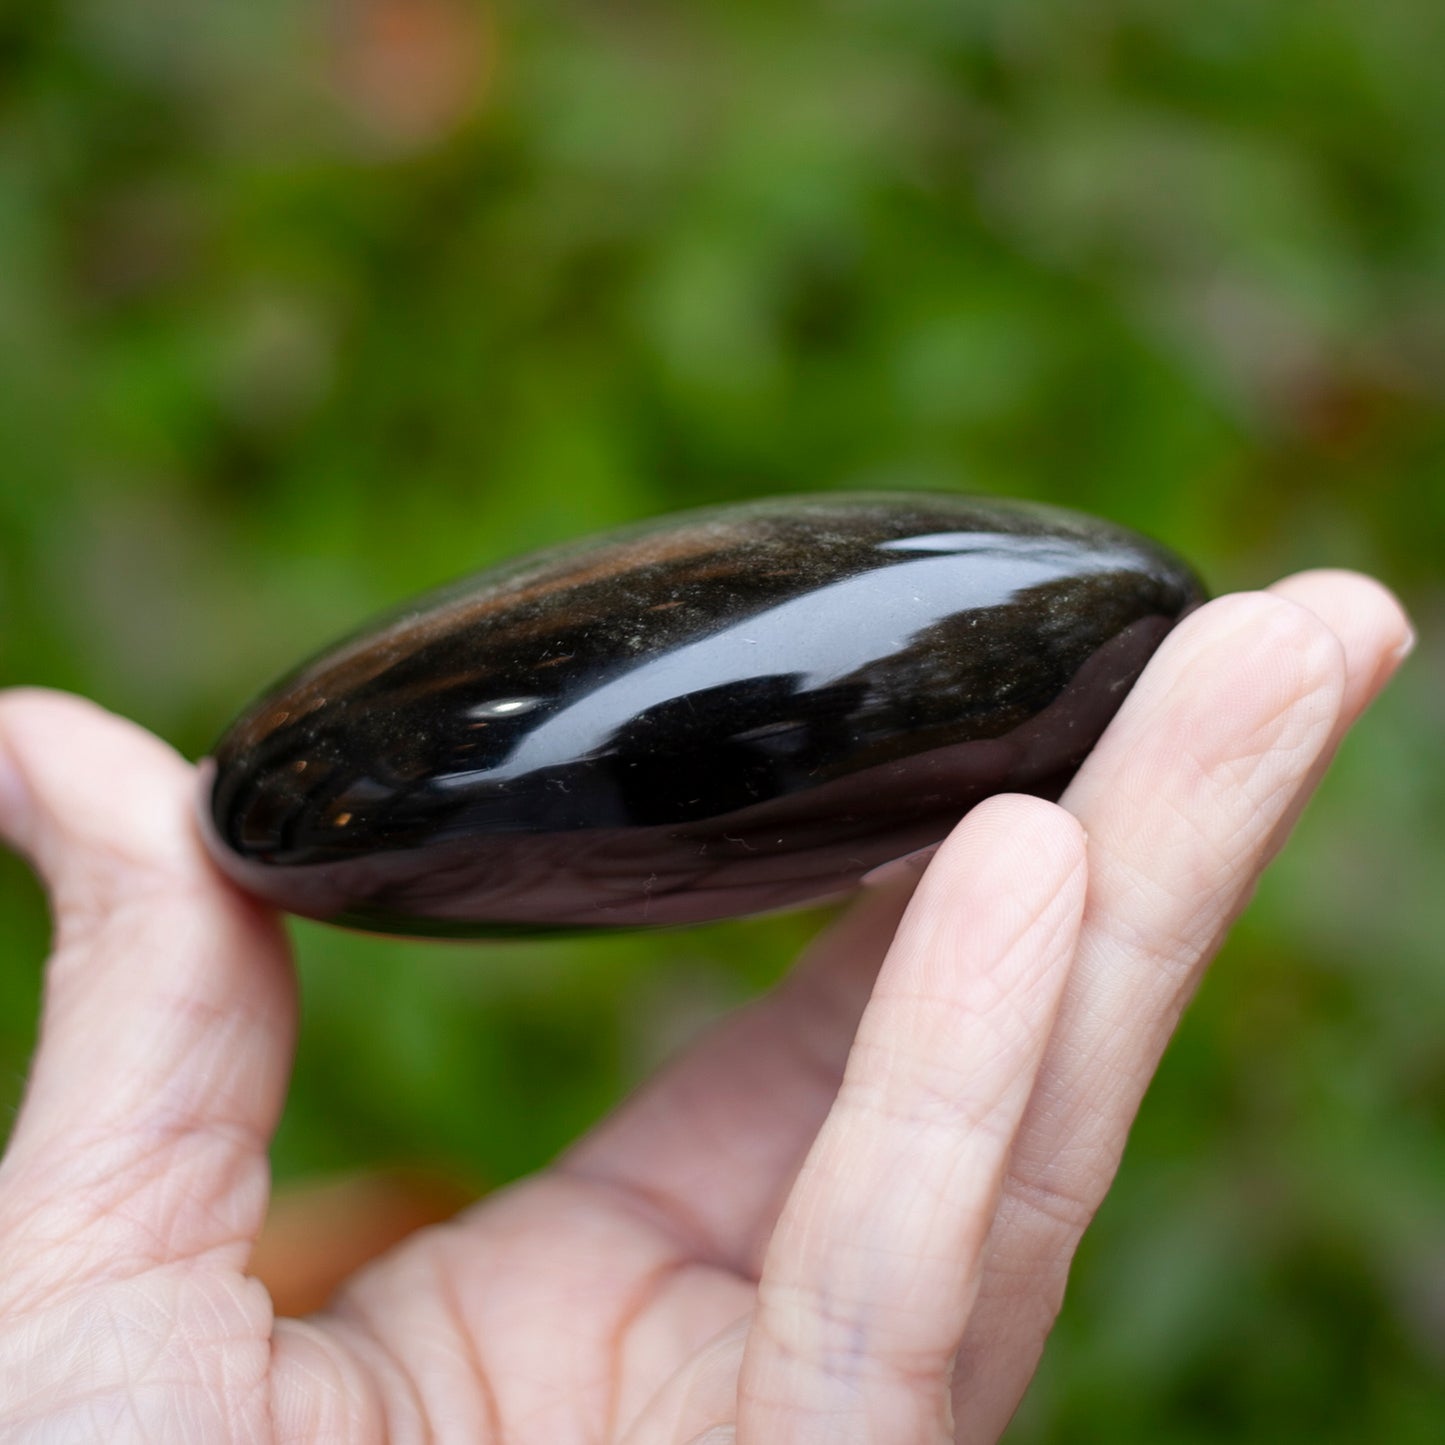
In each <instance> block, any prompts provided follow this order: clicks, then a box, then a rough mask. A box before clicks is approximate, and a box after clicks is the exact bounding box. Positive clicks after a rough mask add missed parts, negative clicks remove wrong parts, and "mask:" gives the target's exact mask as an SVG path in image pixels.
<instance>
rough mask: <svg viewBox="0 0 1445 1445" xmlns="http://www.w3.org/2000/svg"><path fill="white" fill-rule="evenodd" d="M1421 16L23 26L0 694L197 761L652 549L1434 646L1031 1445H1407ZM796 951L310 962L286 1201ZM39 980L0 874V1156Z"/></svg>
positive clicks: (18, 56) (54, 6) (1428, 952)
mask: <svg viewBox="0 0 1445 1445" xmlns="http://www.w3.org/2000/svg"><path fill="white" fill-rule="evenodd" d="M1442 54H1445V7H1442V6H1441V5H1440V4H1439V3H1438V0H1369V3H1367V4H1365V3H1359V0H1308V3H1304V0H1210V3H1208V4H1200V3H1197V0H1091V3H1090V4H1088V5H1076V4H1064V3H1051V0H1041V3H1028V0H726V3H718V4H714V5H700V4H691V3H684V4H677V3H662V0H612V3H609V4H606V5H597V4H587V3H582V0H573V3H567V0H527V3H525V4H524V3H521V0H506V3H501V0H497V3H490V0H487V3H483V0H331V3H329V4H311V5H295V4H283V3H280V0H248V3H247V4H245V5H227V6H221V5H204V4H196V3H195V0H126V3H124V4H118V3H115V0H29V3H28V4H26V5H23V6H16V7H6V8H5V9H4V11H3V12H0V611H3V622H0V678H3V679H4V680H6V681H21V680H23V681H29V682H40V683H46V684H50V685H53V686H59V687H65V688H72V689H75V690H77V691H79V692H82V693H85V694H88V695H90V696H92V697H95V698H97V699H99V700H100V701H101V702H103V703H105V704H106V705H108V706H110V707H112V708H115V709H117V710H119V711H121V712H124V713H127V714H129V715H131V716H133V717H136V718H138V719H140V720H141V721H142V722H143V723H145V724H146V725H147V726H149V727H151V728H154V729H155V730H157V731H158V732H160V733H161V734H163V735H164V736H166V737H167V738H169V739H171V740H172V741H173V742H175V743H176V744H177V745H178V746H179V747H181V748H182V749H184V750H186V751H187V752H189V753H191V754H192V755H198V754H200V753H202V752H204V751H205V749H206V748H207V747H208V745H209V744H210V742H211V741H212V740H213V738H214V737H215V736H216V734H217V733H218V731H219V730H220V728H221V727H222V726H223V725H224V723H225V722H226V721H227V719H228V717H229V716H230V715H231V714H232V713H233V712H234V711H235V710H236V709H238V708H239V707H240V706H241V705H242V704H243V703H244V702H245V701H246V700H247V699H248V697H249V696H250V695H251V693H252V692H253V691H254V690H255V689H257V688H258V687H260V686H261V685H262V684H264V683H265V682H266V681H268V680H269V679H270V678H271V676H272V675H274V674H275V673H277V672H278V671H280V670H282V669H283V668H285V667H287V666H289V665H290V664H291V663H292V662H294V661H295V660H296V659H297V658H298V657H299V656H300V655H302V654H303V653H305V652H307V651H308V650H310V649H312V648H313V647H315V646H318V645H320V644H322V643H324V642H326V641H328V640H329V639H330V638H331V637H332V636H334V635H335V634H337V633H338V632H341V631H343V630H346V629H349V628H350V627H351V626H353V625H354V624H355V623H356V622H357V621H358V620H359V619H360V618H362V617H364V616H365V615H366V614H368V613H369V612H371V611H373V610H376V609H378V608H381V607H383V606H385V605H387V604H389V603H391V602H393V601H395V600H397V599H398V598H401V597H403V596H405V595H406V594H408V593H409V592H412V591H415V590H417V589H419V588H421V587H423V586H426V585H429V584H432V583H434V582H438V581H440V580H443V579H446V578H449V577H451V576H454V575H457V574H460V573H464V572H466V571H469V570H471V569H473V568H475V567H477V566H479V565H482V564H485V563H487V562H488V561H490V560H493V559H496V558H499V557H502V556H505V555H508V554H511V553H514V552H516V551H518V550H519V549H522V548H529V547H532V546H535V545H539V544H544V543H547V542H549V541H552V540H554V539H559V538H564V537H572V536H575V535H577V534H580V533H585V532H587V531H589V530H592V529H596V528H599V527H602V526H604V525H608V524H612V523H615V522H621V521H626V520H631V519H635V518H639V517H642V516H646V515H649V514H652V513H655V512H659V511H663V510H667V509H669V508H674V507H678V506H683V505H689V504H695V503H704V502H715V501H722V500H729V499H738V498H744V497H750V496H755V495H761V494H765V493H772V492H781V491H802V490H807V489H810V488H824V487H827V488H836V487H873V488H877V487H883V488H893V487H905V486H906V487H917V486H924V487H936V488H943V489H948V490H964V491H977V492H988V493H1002V494H1010V495H1022V496H1030V497H1036V498H1042V499H1046V500H1051V501H1057V502H1061V503H1065V504H1069V505H1073V506H1078V507H1082V508H1085V509H1087V510H1091V511H1097V512H1101V513H1104V514H1107V515H1109V516H1111V517H1114V518H1116V519H1118V520H1120V521H1124V522H1127V523H1131V524H1133V525H1135V526H1137V527H1141V528H1143V529H1145V530H1148V531H1150V532H1153V533H1155V534H1156V535H1158V536H1159V537H1161V538H1163V539H1165V540H1166V541H1168V542H1170V543H1171V544H1173V545H1174V546H1176V547H1177V548H1179V549H1180V550H1182V551H1183V552H1185V553H1186V554H1187V555H1189V556H1190V557H1191V558H1192V559H1193V560H1195V561H1196V562H1197V564H1198V565H1199V566H1200V567H1201V569H1202V570H1203V571H1204V572H1205V574H1206V575H1207V576H1208V578H1209V579H1210V581H1211V582H1212V584H1213V586H1214V587H1215V588H1216V590H1226V589H1232V588H1236V587H1249V586H1256V585H1260V584H1263V583H1265V582H1267V581H1269V580H1271V579H1273V578H1274V577H1276V576H1278V575H1279V574H1281V573H1283V572H1284V571H1286V570H1288V569H1292V568H1297V567H1303V566H1311V565H1319V564H1345V565H1352V566H1359V567H1363V568H1366V569H1369V570H1372V571H1375V572H1377V573H1378V574H1380V575H1381V576H1382V577H1384V578H1386V579H1387V580H1388V581H1389V582H1390V583H1392V584H1393V585H1394V586H1395V587H1396V588H1397V589H1398V590H1399V591H1400V592H1401V593H1402V594H1403V595H1404V596H1405V597H1406V599H1407V600H1408V602H1409V603H1410V605H1411V607H1412V609H1413V611H1414V613H1415V615H1416V619H1417V622H1418V624H1419V626H1420V631H1421V646H1420V649H1419V651H1418V653H1417V654H1416V656H1415V658H1414V659H1413V660H1412V661H1411V663H1410V664H1409V665H1408V667H1407V669H1406V670H1405V672H1404V673H1403V675H1402V676H1401V677H1400V679H1399V680H1398V683H1397V685H1396V686H1395V687H1394V688H1393V690H1392V691H1391V693H1390V694H1389V696H1388V698H1387V699H1386V700H1385V701H1384V702H1383V703H1382V704H1380V705H1379V707H1378V708H1377V709H1376V711H1375V712H1373V713H1372V714H1371V715H1370V716H1369V718H1368V719H1367V720H1366V722H1365V723H1364V724H1363V726H1362V727H1361V728H1360V730H1359V732H1358V734H1357V735H1356V736H1355V737H1354V738H1353V739H1352V740H1351V742H1350V743H1349V745H1348V747H1347V749H1346V751H1345V753H1344V755H1343V756H1342V758H1341V760H1340V763H1339V765H1338V767H1337V769H1336V771H1335V772H1334V773H1333V774H1332V776H1331V777H1330V779H1329V781H1328V783H1327V784H1326V786H1325V788H1324V791H1323V793H1322V795H1321V796H1320V798H1319V799H1318V801H1317V803H1316V805H1315V806H1314V807H1313V809H1312V810H1311V812H1310V813H1309V814H1308V816H1307V817H1306V819H1305V821H1304V823H1303V825H1302V827H1301V829H1300V834H1299V837H1298V840H1297V842H1296V844H1295V846H1294V847H1293V848H1292V849H1291V850H1290V851H1289V853H1288V854H1287V855H1286V856H1285V857H1284V858H1283V859H1282V860H1281V862H1280V863H1279V864H1278V866H1277V867H1276V869H1275V870H1274V871H1273V872H1272V874H1271V875H1270V877H1269V878H1268V880H1267V881H1266V884H1265V886H1264V888H1263V890H1262V892H1261V894H1260V897H1259V899H1258V901H1257V903H1256V905H1255V907H1254V908H1253V909H1252V911H1251V912H1250V913H1249V915H1248V916H1247V918H1246V919H1245V921H1244V923H1243V924H1242V926H1241V927H1240V929H1239V930H1238V933H1237V935H1236V936H1235V938H1234V939H1233V940H1232V942H1231V943H1230V945H1229V947H1228V948H1227V950H1226V951H1225V953H1224V955H1223V957H1222V958H1221V959H1220V961H1219V963H1218V965H1217V966H1216V968H1215V969H1214V971H1213V974H1212V976H1211V977H1210V979H1209V981H1208V982H1207V984H1206V985H1205V987H1204V990H1203V992H1202V994H1201V996H1200V998H1199V999H1198V1001H1197V1003H1196V1005H1195V1007H1194V1008H1193V1010H1192V1011H1191V1013H1190V1014H1189V1016H1188V1017H1187V1019H1186V1022H1185V1024H1184V1026H1183V1029H1182V1031H1181V1033H1180V1036H1179V1038H1178V1040H1177V1042H1176V1044H1175V1046H1174V1048H1173V1049H1172V1051H1171V1053H1170V1054H1169V1056H1168V1058H1167V1060H1166V1062H1165V1065H1164V1068H1163V1071H1162V1074H1161V1076H1160V1078H1159V1081H1158V1084H1157V1086H1156V1088H1155V1089H1154V1091H1153V1093H1152V1094H1151V1096H1150V1098H1149V1100H1148V1103H1147V1105H1146V1107H1145V1110H1144V1112H1143V1115H1142V1117H1141V1119H1140V1122H1139V1125H1138V1127H1137V1129H1136V1131H1135V1135H1134V1139H1133V1142H1132V1145H1131V1148H1130V1151H1129V1154H1128V1157H1127V1159H1126V1161H1125V1165H1124V1169H1123V1173H1122V1176H1121V1178H1120V1181H1119V1184H1118V1187H1117V1188H1116V1190H1115V1192H1114V1194H1113V1195H1112V1197H1111V1199H1110V1201H1109V1203H1108V1205H1107V1206H1106V1208H1105V1210H1104V1212H1103V1214H1102V1215H1101V1216H1100V1219H1099V1221H1098V1223H1097V1226H1096V1228H1095V1229H1094V1231H1093V1232H1092V1233H1091V1235H1090V1236H1089V1239H1088V1241H1087V1243H1086V1245H1085V1247H1084V1250H1083V1252H1082V1255H1081V1257H1080V1260H1079V1264H1078V1267H1077V1270H1076V1272H1075V1278H1074V1284H1073V1287H1072V1290H1071V1293H1070V1296H1069V1300H1068V1303H1067V1306H1066V1308H1065V1311H1064V1314H1063V1317H1062V1320H1061V1322H1060V1325H1059V1328H1058V1331H1057V1334H1056V1337H1055V1339H1054V1342H1053V1344H1052V1346H1051V1348H1050V1351H1049V1354H1048V1357H1047V1359H1046V1362H1045V1364H1044V1367H1043V1370H1042V1372H1041V1374H1040V1376H1039V1379H1038V1382H1037V1385H1036V1388H1035V1389H1034V1391H1033V1393H1032V1395H1031V1397H1030V1399H1029V1401H1028V1402H1027V1404H1026V1406H1025V1408H1024V1410H1023V1412H1022V1414H1021V1415H1020V1417H1019V1419H1018V1421H1017V1422H1016V1425H1015V1427H1014V1431H1013V1434H1012V1436H1011V1439H1013V1440H1015V1441H1017V1442H1055V1441H1057V1442H1062V1441H1078V1440H1109V1441H1120V1442H1131V1441H1150V1442H1155V1441H1159V1440H1169V1441H1178V1442H1192V1441H1200V1442H1203V1441H1225V1440H1228V1441H1234V1442H1256V1441H1257V1442H1266V1441H1268V1442H1281V1441H1290V1440H1301V1441H1304V1440H1308V1441H1311V1442H1313V1445H1319V1442H1323V1441H1340V1442H1346V1441H1347V1442H1352V1445H1353V1442H1361V1441H1390V1442H1398V1445H1409V1442H1414V1441H1421V1442H1424V1441H1430V1442H1432V1445H1433V1442H1434V1441H1437V1440H1438V1439H1439V1438H1440V1429H1441V1421H1442V1418H1445V1046H1442V1038H1445V948H1442V942H1441V940H1442V938H1445V887H1442V882H1441V880H1442V877H1445V830H1442V824H1441V817H1442V811H1445V767H1442V764H1441V758H1440V748H1441V736H1442V721H1445V586H1442V582H1445V576H1442V566H1441V559H1442V556H1445V305H1442V278H1445V85H1442V83H1441V56H1442ZM817 921H818V920H817V918H816V916H800V917H794V918H789V919H784V920H769V921H765V922H751V923H738V924H731V925H727V926H720V927H715V928H709V929H702V930H697V931H694V932H688V933H683V934H676V935H670V936H655V937H653V936H647V937H634V938H626V939H609V940H602V941H585V940H583V941H569V942H565V943H529V944H515V945H512V944H509V945H505V946H441V945H430V944H411V943H406V942H398V941H386V940H368V939H365V938H360V937H354V936H348V935H343V934H341V933H338V932H332V931H328V930H326V929H323V928H319V927H312V926H298V927H297V928H296V930H295V936H296V942H297V946H298V949H299V954H300V966H301V972H302V978H303V989H304V995H305V1020H304V1033H303V1037H302V1041H301V1049H300V1057H299V1060H298V1064H297V1076H296V1086H295V1091H294V1094H293V1096H292V1099H291V1102H290V1106H289V1109H288V1112H287V1115H286V1119H285V1122H284V1125H283V1127H282V1130H281V1135H280V1138H279V1140H278V1142H277V1146H276V1151H275V1158H276V1167H277V1171H278V1174H279V1176H280V1177H281V1178H282V1179H283V1180H296V1179H300V1178H306V1177H314V1176H329V1175H331V1174H334V1173H337V1172H340V1171H345V1170H349V1169H355V1168H358V1167H363V1166H367V1167H369V1166H372V1165H376V1164H380V1163H411V1164H422V1165H425V1166H428V1167H430V1168H435V1169H441V1170H442V1171H443V1172H445V1173H448V1174H450V1175H451V1176H453V1177H455V1178H457V1179H459V1180H462V1181H464V1182H466V1183H467V1184H468V1185H470V1186H471V1187H475V1188H483V1187H486V1186H489V1185H495V1184H497V1183H500V1182H503V1181H505V1180H508V1179H510V1178H513V1177H515V1176H516V1175H518V1174H520V1173H522V1172H524V1171H527V1170H530V1169H532V1168H534V1167H536V1166H538V1165H539V1164H541V1163H543V1162H544V1161H545V1160H546V1159H547V1158H548V1157H549V1156H550V1155H551V1154H552V1153H553V1152H554V1151H556V1150H557V1149H558V1147H559V1146H561V1145H562V1144H563V1143H564V1142H565V1141H566V1140H568V1139H569V1138H571V1137H573V1136H574V1135H575V1134H576V1133H577V1132H578V1131H580V1130H581V1129H583V1128H584V1127H585V1126H586V1125H587V1124H588V1123H589V1122H590V1121H591V1120H593V1119H594V1118H596V1117H597V1116H598V1115H599V1114H600V1113H601V1112H602V1111H604V1110H605V1109H607V1108H608V1107H609V1106H610V1105H611V1104H612V1103H613V1102H614V1101H615V1100H616V1099H617V1098H618V1097H619V1096H620V1095H621V1094H622V1093H623V1092H624V1091H625V1090H626V1089H628V1088H629V1087H630V1086H631V1085H633V1084H634V1083H635V1082H636V1081H637V1080H638V1079H639V1078H640V1077H641V1076H642V1075H643V1074H645V1073H646V1072H647V1071H648V1070H649V1069H650V1068H651V1067H653V1066H654V1065H655V1063H656V1062H657V1061H658V1060H659V1059H660V1058H661V1057H663V1056H664V1055H665V1054H667V1053H668V1052H669V1051H670V1050H672V1049H673V1048H675V1047H677V1046H678V1045H679V1043H680V1042H681V1041H683V1040H685V1039H686V1038H687V1037H689V1036H690V1035H691V1034H692V1033H693V1032H694V1031H695V1030H696V1029H697V1028H698V1027H700V1026H701V1025H702V1024H703V1023H704V1022H705V1021H706V1020H707V1019H708V1018H710V1017H712V1016H714V1015H715V1014H716V1013H718V1012H719V1011H720V1010H722V1009H724V1008H727V1007H729V1006H731V1005H733V1004H735V1003H736V1002H738V1001H740V1000H742V999H744V998H746V997H748V996H749V995H751V994H752V993H754V992H755V991H756V990H758V989H759V988H761V987H763V986H765V985H766V983H767V982H768V981H769V980H770V979H772V978H774V977H776V975H777V974H778V973H779V971H780V970H781V969H782V968H783V967H784V966H785V964H786V962H787V960H788V958H789V957H790V956H791V954H792V953H793V952H794V951H795V949H796V948H797V947H798V946H799V944H800V943H801V942H802V941H803V940H804V939H805V938H806V937H807V935H808V934H809V933H810V932H811V931H812V929H813V928H814V927H815V926H816V924H817ZM45 931H46V923H45V916H44V909H43V903H42V900H41V898H40V895H39V892H38V890H37V889H36V887H35V886H34V884H33V883H32V882H31V881H30V879H29V877H28V875H27V874H26V873H25V871H24V870H23V869H22V868H21V866H20V865H19V864H18V863H16V862H14V861H13V860H10V859H5V860H3V862H0V939H3V944H0V1105H3V1107H4V1108H5V1111H6V1113H7V1115H8V1112H9V1110H10V1108H11V1107H12V1106H13V1102H14V1100H15V1098H16V1097H17V1095H18V1092H19V1087H20V1081H21V1078H22V1076H23V1071H24V1068H25V1061H26V1058H27V1055H28V1051H29V1049H30V1047H31V1044H32V1040H33V1028H34V1015H35V1005H36V992H37V981H38V971H39V964H40V961H41V958H42V955H43V949H44V939H45Z"/></svg>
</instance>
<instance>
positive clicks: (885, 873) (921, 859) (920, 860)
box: [859, 843, 943, 888]
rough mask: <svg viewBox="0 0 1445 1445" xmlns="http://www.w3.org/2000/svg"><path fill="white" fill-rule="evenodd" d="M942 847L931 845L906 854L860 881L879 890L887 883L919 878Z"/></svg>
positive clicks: (936, 844)
mask: <svg viewBox="0 0 1445 1445" xmlns="http://www.w3.org/2000/svg"><path fill="white" fill-rule="evenodd" d="M942 846H943V845H942V844H940V843H930V844H929V845H928V847H926V848H918V849H916V850H915V851H914V852H912V853H905V854H904V855H903V857H901V858H894V859H893V860H892V861H891V862H889V863H880V864H879V865H878V866H877V867H876V868H873V869H870V870H869V871H868V872H867V873H865V874H864V875H863V877H862V878H861V879H860V880H859V881H860V882H861V883H862V885H863V887H865V888H878V887H881V886H882V885H883V884H886V883H896V882H898V880H899V879H900V878H917V877H919V876H920V875H921V874H922V873H923V870H924V869H925V868H927V867H928V865H929V862H930V861H931V860H932V858H933V855H934V854H935V853H937V852H938V850H939V848H940V847H942Z"/></svg>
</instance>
